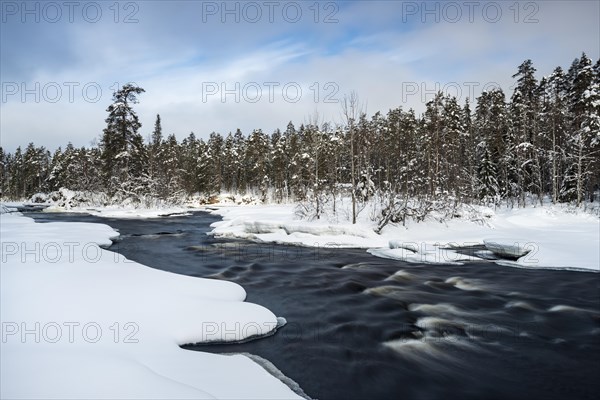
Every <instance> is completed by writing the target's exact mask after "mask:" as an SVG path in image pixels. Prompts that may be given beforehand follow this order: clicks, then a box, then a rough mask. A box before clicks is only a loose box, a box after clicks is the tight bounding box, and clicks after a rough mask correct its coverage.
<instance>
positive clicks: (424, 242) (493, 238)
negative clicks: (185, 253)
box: [210, 205, 600, 272]
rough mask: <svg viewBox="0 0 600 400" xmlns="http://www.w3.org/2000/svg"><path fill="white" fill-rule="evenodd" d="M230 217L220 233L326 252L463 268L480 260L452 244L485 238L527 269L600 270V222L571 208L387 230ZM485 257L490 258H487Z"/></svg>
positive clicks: (247, 213) (266, 209)
mask: <svg viewBox="0 0 600 400" xmlns="http://www.w3.org/2000/svg"><path fill="white" fill-rule="evenodd" d="M210 211H211V212H212V213H215V214H218V215H220V216H222V217H223V221H221V222H216V223H214V224H213V227H214V229H213V231H212V233H213V234H215V235H219V236H226V237H236V238H244V239H251V240H259V241H264V242H275V243H288V244H298V245H304V246H318V247H342V248H343V247H361V248H366V249H368V251H369V252H370V253H372V254H374V255H376V256H380V257H386V258H394V259H400V260H406V261H411V262H418V263H421V262H423V263H449V262H450V263H456V262H462V261H465V260H469V259H473V257H472V256H471V257H469V256H464V255H461V254H459V253H457V252H455V251H454V250H452V247H457V246H469V245H475V244H483V243H484V241H486V240H487V241H488V242H493V243H497V244H501V245H503V246H506V247H514V248H519V249H521V250H525V251H529V252H528V253H527V254H526V255H525V256H523V257H521V258H519V260H518V261H515V262H510V261H501V262H502V263H503V264H505V265H510V266H517V267H524V268H573V269H582V270H588V271H596V272H599V271H600V248H599V246H600V219H599V218H598V217H597V216H594V215H590V214H587V213H583V212H574V211H573V210H571V209H568V208H566V207H559V206H544V207H528V208H519V209H517V208H514V209H510V208H504V209H499V210H497V211H494V210H492V209H481V210H479V212H480V214H481V215H482V216H484V220H483V221H480V222H479V223H476V222H473V221H470V220H468V219H460V218H457V219H452V220H449V221H447V222H445V223H440V222H438V221H435V220H427V221H424V222H420V223H408V224H407V226H406V227H403V226H399V225H388V226H386V227H385V228H384V229H383V231H382V232H381V234H379V235H378V234H376V233H375V232H374V230H373V229H374V228H375V223H374V222H371V221H369V220H368V219H367V218H362V219H360V220H359V222H358V223H357V224H356V225H352V224H349V223H335V224H332V223H329V222H328V221H327V220H313V221H306V220H299V219H297V218H296V217H295V214H294V206H292V205H269V206H219V207H214V208H211V209H210ZM483 256H485V255H484V254H483Z"/></svg>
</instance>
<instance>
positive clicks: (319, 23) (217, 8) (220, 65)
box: [0, 0, 600, 152]
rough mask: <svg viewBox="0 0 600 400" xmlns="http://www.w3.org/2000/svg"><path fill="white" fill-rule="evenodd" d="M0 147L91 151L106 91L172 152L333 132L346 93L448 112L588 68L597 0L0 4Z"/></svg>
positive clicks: (383, 107)
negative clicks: (265, 136) (128, 92)
mask: <svg viewBox="0 0 600 400" xmlns="http://www.w3.org/2000/svg"><path fill="white" fill-rule="evenodd" d="M0 4H1V8H0V80H1V83H2V93H1V99H0V100H1V104H0V105H1V110H0V145H1V146H2V147H3V148H4V149H5V150H6V151H11V152H12V151H14V149H16V147H17V146H19V145H20V146H23V147H24V146H27V144H28V143H29V142H34V143H35V144H36V145H42V146H45V147H47V148H48V149H50V150H54V149H56V148H57V147H58V146H62V147H63V148H64V146H65V145H66V144H67V143H68V142H71V143H73V145H75V146H77V147H80V146H90V145H91V144H94V143H97V141H98V140H99V138H100V135H101V133H102V129H103V128H104V126H105V122H104V120H105V118H106V116H107V112H106V108H107V107H108V106H109V105H110V103H111V99H112V94H113V93H114V91H115V90H116V89H117V88H119V87H120V86H122V85H123V84H125V83H128V82H133V83H135V84H137V85H138V86H140V87H142V88H144V89H145V91H146V92H145V93H143V94H141V95H140V96H139V103H138V104H136V105H134V109H135V111H136V112H137V114H138V116H139V117H140V121H141V122H142V128H141V130H140V133H141V134H142V135H143V137H144V138H147V137H149V135H150V134H151V132H152V129H153V126H154V121H155V119H156V115H157V114H160V116H161V120H162V127H163V133H164V134H165V135H168V134H171V133H174V134H175V135H176V136H177V138H178V139H179V140H181V139H183V138H184V137H186V136H187V135H189V134H190V132H194V133H195V134H196V136H197V137H201V138H207V137H208V136H209V134H210V133H211V132H213V131H214V132H219V133H221V134H223V135H226V134H228V133H229V132H235V130H236V129H238V128H239V129H241V130H242V132H243V133H244V134H248V133H250V132H252V130H254V129H262V130H263V131H264V132H266V133H272V132H273V131H274V130H275V129H277V128H279V129H281V130H285V128H286V126H287V124H288V122H289V121H292V122H293V123H294V124H295V125H296V126H299V125H300V124H302V123H306V122H311V121H319V122H331V123H334V124H335V123H342V121H343V119H342V115H341V104H340V101H341V100H342V99H343V98H344V96H345V95H348V94H349V93H351V92H355V93H356V94H357V95H358V98H359V101H360V106H361V110H363V111H364V112H366V113H367V115H369V116H371V115H373V114H374V113H375V112H377V111H381V112H383V113H386V112H387V111H388V110H390V109H392V108H396V107H399V106H402V107H403V108H405V109H408V108H413V109H414V110H415V111H416V112H417V114H418V113H420V112H422V111H423V110H424V108H425V104H426V102H427V101H428V100H431V98H432V97H433V95H434V93H435V92H436V91H437V90H442V91H444V92H446V93H447V94H449V95H454V96H456V97H457V98H458V100H459V102H460V103H464V102H465V100H466V99H467V97H469V98H470V99H471V100H472V101H474V99H475V98H476V97H477V96H478V95H479V94H480V93H481V91H482V90H485V89H486V88H493V87H497V86H500V87H502V88H503V89H504V90H505V92H506V93H507V97H510V94H511V93H512V89H511V87H512V85H513V84H514V80H513V78H511V76H512V75H513V74H514V73H515V72H516V70H517V67H518V66H519V64H521V63H522V62H523V61H524V60H526V59H531V60H532V61H533V63H534V66H535V67H536V68H537V74H538V78H541V77H542V76H544V75H548V74H550V73H551V72H552V70H553V69H554V68H555V67H557V66H562V67H563V68H565V69H567V68H568V67H569V65H570V64H571V62H572V61H573V59H575V58H576V57H579V56H580V55H581V53H582V52H585V53H586V54H587V55H588V56H589V57H590V58H591V59H592V60H593V61H595V60H597V59H598V57H599V56H600V43H599V42H600V2H598V1H537V2H533V1H521V2H516V1H496V2H490V1H482V2H479V1H456V2H454V1H441V2H436V1H428V2H423V1H417V2H412V1H338V2H334V1H314V0H310V1H269V0H267V1H195V0H192V1H167V0H153V1H119V2H117V1H114V0H110V1H49V2H46V1H5V0H0Z"/></svg>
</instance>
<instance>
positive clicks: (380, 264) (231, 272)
mask: <svg viewBox="0 0 600 400" xmlns="http://www.w3.org/2000/svg"><path fill="white" fill-rule="evenodd" d="M27 215H28V216H31V217H33V218H35V219H36V221H37V222H50V221H81V222H100V223H105V224H108V225H110V226H111V227H113V228H115V229H117V230H118V231H119V232H120V234H121V236H120V238H119V240H118V241H116V242H115V243H114V244H113V246H111V247H110V248H109V250H112V251H117V252H119V253H121V254H123V255H124V256H126V257H127V258H129V259H131V260H135V261H137V262H140V263H142V264H145V265H148V266H150V267H152V268H157V269H161V270H165V271H171V272H174V273H178V274H184V275H190V276H196V277H206V278H213V279H223V280H228V281H232V282H236V283H238V284H240V285H242V286H243V287H244V288H245V289H246V291H247V293H248V297H247V301H249V302H253V303H257V304H261V305H263V306H265V307H267V308H269V309H270V310H272V311H273V312H274V313H275V314H276V315H277V316H281V317H285V318H286V319H287V322H288V323H287V325H286V326H284V327H283V328H281V329H280V330H279V331H278V332H277V333H276V334H275V335H273V336H270V337H266V338H263V339H259V340H255V341H251V342H246V343H240V344H211V345H202V344H189V345H185V346H182V347H183V348H185V349H189V350H190V351H193V350H198V351H207V352H214V353H236V352H244V353H251V354H255V355H258V356H260V357H263V358H265V359H267V360H269V361H270V362H272V363H273V364H274V365H275V366H276V367H277V368H279V369H280V370H281V371H282V372H283V373H284V374H285V375H286V376H288V377H289V378H291V379H293V380H294V381H296V382H297V383H298V384H299V385H300V387H302V389H303V390H304V391H305V392H306V394H308V395H309V396H311V397H312V398H318V399H390V398H397V399H445V398H448V397H450V398H456V399H481V398H486V399H534V398H543V399H561V400H563V399H567V398H568V399H587V398H589V399H596V398H597V396H598V393H600V380H598V377H599V376H600V274H596V273H589V272H576V271H556V270H532V269H517V268H509V267H506V266H499V265H496V264H494V263H492V262H484V261H479V262H469V263H467V264H465V265H462V266H459V265H424V264H410V263H406V262H402V261H396V260H386V259H381V258H377V257H374V256H372V255H370V254H368V253H367V252H366V251H365V250H361V249H334V248H326V249H314V248H306V247H296V246H284V245H272V244H260V243H254V242H249V241H237V240H230V239H221V238H214V237H212V236H209V235H207V234H206V233H207V232H209V231H210V230H211V228H210V226H209V225H210V224H211V223H212V222H215V221H217V220H219V218H218V217H215V216H213V215H210V214H208V213H205V212H194V213H193V214H192V215H188V216H171V217H163V218H156V219H111V218H100V217H95V216H90V215H85V214H70V213H57V214H53V213H28V214H27ZM157 295H160V294H159V293H157ZM193 317H194V316H193V315H191V316H190V318H193ZM232 384H234V383H232Z"/></svg>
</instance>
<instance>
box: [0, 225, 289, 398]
mask: <svg viewBox="0 0 600 400" xmlns="http://www.w3.org/2000/svg"><path fill="white" fill-rule="evenodd" d="M0 222H1V223H0V229H1V240H2V243H1V245H2V267H1V269H0V273H1V287H0V296H1V297H0V299H1V301H0V303H1V305H0V307H1V317H2V336H3V337H2V343H1V344H0V346H1V355H2V357H1V381H2V387H1V393H0V395H1V397H2V398H263V399H274V398H300V397H299V396H298V395H297V394H296V393H294V392H293V391H292V390H290V389H289V388H288V387H287V386H286V385H285V384H284V383H282V382H281V381H280V380H278V379H276V378H275V377H273V376H272V375H270V374H269V372H267V371H266V370H265V369H264V368H263V367H262V366H260V365H258V364H257V363H255V362H254V361H252V360H251V359H249V358H248V357H245V356H242V355H234V356H222V355H215V354H210V353H202V352H193V351H189V350H183V349H181V348H179V345H182V344H186V343H194V342H207V341H213V340H214V341H237V340H241V339H244V338H248V337H252V336H254V335H257V334H258V335H262V334H267V333H269V332H271V331H272V330H273V329H275V327H276V326H277V322H278V321H277V318H276V316H275V315H273V313H271V312H270V311H269V310H268V309H266V308H264V307H262V306H259V305H256V304H251V303H246V302H244V299H245V297H246V292H245V291H244V289H243V288H242V287H241V286H239V285H237V284H234V283H230V282H225V281H218V280H211V279H202V278H193V277H187V276H182V275H177V274H173V273H167V272H164V271H159V270H155V269H152V268H149V267H146V266H144V265H141V264H138V263H135V262H132V261H130V260H127V259H125V258H124V257H122V256H121V255H119V254H117V253H113V252H110V251H107V250H103V249H102V248H101V247H100V246H105V245H110V243H111V240H110V239H111V238H113V237H116V236H118V232H116V231H114V230H113V229H112V228H110V227H109V226H108V225H103V224H95V223H94V224H92V223H75V222H64V223H63V222H52V223H45V224H36V223H35V222H34V221H33V220H31V219H30V218H26V217H24V216H22V215H19V214H18V213H15V214H13V213H11V214H2V215H1V216H0ZM232 383H234V384H232Z"/></svg>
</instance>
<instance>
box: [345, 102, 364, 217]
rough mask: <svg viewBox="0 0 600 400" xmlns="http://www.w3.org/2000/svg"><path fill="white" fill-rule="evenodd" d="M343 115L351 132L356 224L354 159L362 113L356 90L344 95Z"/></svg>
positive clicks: (351, 171) (353, 197)
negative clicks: (356, 122)
mask: <svg viewBox="0 0 600 400" xmlns="http://www.w3.org/2000/svg"><path fill="white" fill-rule="evenodd" d="M341 106H342V117H343V118H344V120H345V122H346V125H347V126H348V130H349V132H350V184H351V185H352V190H351V192H352V223H353V224H356V175H355V160H354V123H355V121H356V120H357V118H358V116H359V115H360V114H361V110H360V108H361V106H360V104H359V102H358V94H356V92H355V91H352V92H350V94H346V95H344V99H343V100H342V103H341Z"/></svg>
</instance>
